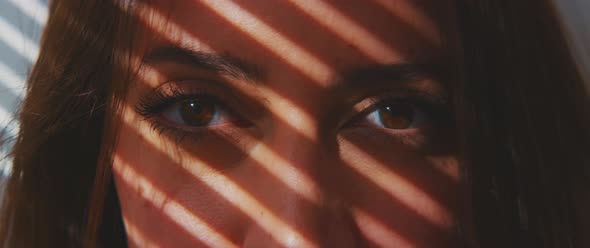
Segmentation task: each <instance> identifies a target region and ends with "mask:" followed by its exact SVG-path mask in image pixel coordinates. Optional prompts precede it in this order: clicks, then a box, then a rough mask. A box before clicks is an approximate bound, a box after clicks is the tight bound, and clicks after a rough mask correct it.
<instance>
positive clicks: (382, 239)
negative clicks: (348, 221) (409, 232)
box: [352, 208, 416, 247]
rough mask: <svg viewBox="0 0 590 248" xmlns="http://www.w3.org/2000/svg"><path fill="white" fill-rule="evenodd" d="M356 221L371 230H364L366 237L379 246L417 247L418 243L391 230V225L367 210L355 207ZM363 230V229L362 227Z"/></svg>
mask: <svg viewBox="0 0 590 248" xmlns="http://www.w3.org/2000/svg"><path fill="white" fill-rule="evenodd" d="M352 212H353V215H354V217H355V221H356V223H357V224H358V225H359V226H363V227H364V228H365V229H366V230H370V231H369V232H363V234H364V235H365V237H366V238H367V239H369V240H370V241H372V242H373V243H375V244H376V245H377V246H379V247H415V246H416V245H415V244H413V243H412V242H410V241H409V240H407V239H406V238H404V237H403V236H402V235H400V234H399V233H397V232H395V231H393V230H391V229H390V228H389V227H387V226H386V225H384V224H383V223H381V221H379V220H378V219H375V218H374V217H373V216H371V215H370V214H368V213H366V212H365V211H363V210H361V209H358V208H353V211H352ZM361 231H362V229H361Z"/></svg>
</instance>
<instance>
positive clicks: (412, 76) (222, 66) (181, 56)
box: [143, 46, 445, 89]
mask: <svg viewBox="0 0 590 248" xmlns="http://www.w3.org/2000/svg"><path fill="white" fill-rule="evenodd" d="M143 63H147V64H158V63H178V64H183V65H187V66H190V67H194V68H199V69H202V70H206V71H211V72H213V73H217V74H220V75H224V76H229V77H232V78H235V79H238V80H244V81H246V82H250V83H253V84H255V85H259V84H261V83H263V82H264V79H265V75H266V73H265V71H264V70H263V68H262V67H261V66H260V65H257V64H254V63H250V62H248V61H245V60H243V59H240V58H238V57H235V56H232V55H231V54H229V53H226V54H221V55H218V54H213V53H208V52H203V51H198V50H193V49H190V48H183V47H179V46H162V47H157V48H155V49H153V50H151V51H149V52H148V53H147V54H146V55H145V56H144V57H143ZM443 69H444V68H441V66H440V65H439V64H437V63H401V64H377V65H369V66H366V67H362V68H356V69H353V70H351V71H346V72H341V73H339V74H338V75H339V76H338V77H337V78H335V79H334V80H335V81H338V83H337V84H336V85H338V86H337V88H340V89H351V88H353V89H354V88H359V87H367V86H369V87H370V85H367V83H378V82H382V83H393V84H399V83H411V82H415V81H418V80H420V79H424V78H432V79H439V80H442V81H444V78H445V75H444V74H445V73H444V71H445V70H443Z"/></svg>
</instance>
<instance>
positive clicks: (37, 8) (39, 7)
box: [8, 0, 49, 27]
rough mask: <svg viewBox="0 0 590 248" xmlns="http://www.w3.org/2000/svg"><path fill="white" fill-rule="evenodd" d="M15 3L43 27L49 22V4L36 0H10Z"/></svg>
mask: <svg viewBox="0 0 590 248" xmlns="http://www.w3.org/2000/svg"><path fill="white" fill-rule="evenodd" d="M8 1H9V2H10V3H12V4H14V6H16V7H17V8H18V9H19V10H20V11H22V12H23V13H24V14H25V15H27V16H28V17H30V18H31V19H33V20H35V22H37V24H39V25H41V26H42V27H43V26H45V23H47V16H48V14H49V13H48V12H49V11H48V9H47V5H45V4H44V3H41V2H39V1H36V0H8Z"/></svg>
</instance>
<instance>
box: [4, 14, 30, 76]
mask: <svg viewBox="0 0 590 248" xmlns="http://www.w3.org/2000/svg"><path fill="white" fill-rule="evenodd" d="M0 40H2V41H4V42H5V43H6V44H7V45H8V46H10V47H11V48H12V49H13V50H15V51H17V52H18V53H20V54H21V55H22V56H23V57H25V58H26V59H27V60H28V61H29V63H31V64H33V63H35V60H37V56H38V55H39V47H38V46H37V44H36V43H35V42H33V41H32V40H30V39H29V38H27V37H25V36H24V35H23V34H22V33H21V32H20V31H18V29H16V28H14V27H13V26H12V25H10V24H9V23H8V22H7V21H6V20H5V19H4V18H2V17H1V16H0Z"/></svg>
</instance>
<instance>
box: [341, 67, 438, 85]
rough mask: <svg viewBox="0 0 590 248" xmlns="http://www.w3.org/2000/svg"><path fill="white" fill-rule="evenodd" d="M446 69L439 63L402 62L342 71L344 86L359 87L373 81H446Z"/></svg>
mask: <svg viewBox="0 0 590 248" xmlns="http://www.w3.org/2000/svg"><path fill="white" fill-rule="evenodd" d="M445 72H446V70H444V68H442V66H441V65H439V64H437V63H416V64H414V63H402V64H383V65H370V66H367V67H363V68H359V69H355V70H353V71H351V72H345V73H342V74H341V75H342V76H341V79H339V81H340V83H341V84H342V85H343V86H344V87H352V88H354V87H358V86H362V85H367V84H366V83H371V82H387V83H411V82H415V81H418V80H421V79H435V80H437V81H438V80H440V81H445V79H446V73H445Z"/></svg>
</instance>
